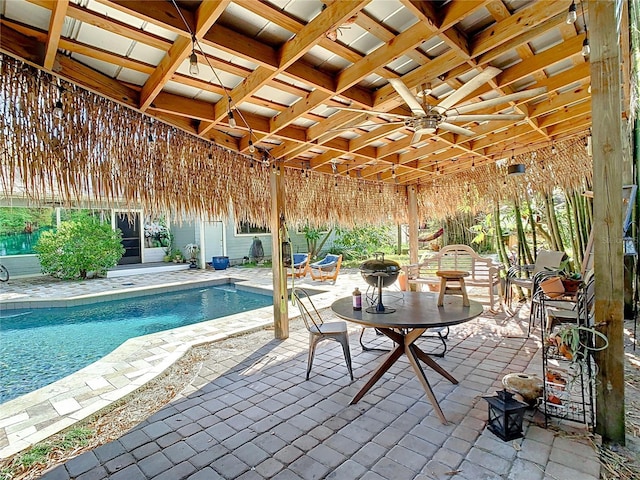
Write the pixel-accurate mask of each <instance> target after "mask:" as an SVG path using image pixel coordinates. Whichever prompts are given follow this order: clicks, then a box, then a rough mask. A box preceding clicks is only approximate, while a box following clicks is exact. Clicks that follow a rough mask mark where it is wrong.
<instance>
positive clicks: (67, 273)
mask: <svg viewBox="0 0 640 480" xmlns="http://www.w3.org/2000/svg"><path fill="white" fill-rule="evenodd" d="M121 239H122V232H121V231H120V230H116V231H114V230H112V229H111V225H108V224H100V222H98V221H96V220H95V219H93V218H91V217H89V216H86V217H84V218H79V219H77V220H73V221H68V222H62V223H61V224H60V227H59V228H58V230H57V231H55V232H53V231H49V232H45V233H43V234H42V236H41V237H40V239H39V240H38V243H37V244H36V246H35V248H34V250H35V251H36V253H37V254H38V258H39V260H40V265H41V267H42V273H47V274H49V275H52V276H54V277H57V278H63V279H74V278H87V273H88V272H95V274H96V275H105V274H106V272H107V269H108V268H110V267H113V266H115V265H116V264H117V263H118V260H120V258H122V255H123V254H124V248H123V246H122V243H121Z"/></svg>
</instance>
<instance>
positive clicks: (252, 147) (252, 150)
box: [249, 140, 256, 153]
mask: <svg viewBox="0 0 640 480" xmlns="http://www.w3.org/2000/svg"><path fill="white" fill-rule="evenodd" d="M255 151H256V147H255V145H254V144H253V142H252V141H251V140H249V153H255Z"/></svg>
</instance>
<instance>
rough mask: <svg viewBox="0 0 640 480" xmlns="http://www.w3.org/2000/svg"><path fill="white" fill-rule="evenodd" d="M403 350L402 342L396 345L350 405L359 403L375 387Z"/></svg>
mask: <svg viewBox="0 0 640 480" xmlns="http://www.w3.org/2000/svg"><path fill="white" fill-rule="evenodd" d="M385 335H386V333H385ZM403 352H404V346H403V345H402V344H399V345H398V346H396V348H395V349H394V350H393V351H391V353H389V355H387V358H385V360H384V362H382V364H381V365H380V366H379V367H378V369H377V370H376V371H375V372H374V374H373V375H372V376H371V378H370V379H369V381H368V382H367V383H365V385H364V387H362V388H361V389H360V391H359V392H358V393H357V394H356V396H355V397H353V400H351V402H350V405H353V404H355V403H358V402H359V401H360V399H361V398H362V397H363V396H364V394H365V393H367V392H368V391H369V390H370V389H371V387H373V386H374V385H375V384H376V382H377V381H378V380H380V378H381V377H382V375H384V373H385V372H386V371H387V370H389V368H391V365H393V364H394V363H396V361H397V360H398V359H399V358H400V357H401V356H402V353H403Z"/></svg>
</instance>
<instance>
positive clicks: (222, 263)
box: [211, 257, 229, 270]
mask: <svg viewBox="0 0 640 480" xmlns="http://www.w3.org/2000/svg"><path fill="white" fill-rule="evenodd" d="M211 264H212V265H213V268H214V269H216V270H225V269H226V268H227V267H228V266H229V257H212V258H211Z"/></svg>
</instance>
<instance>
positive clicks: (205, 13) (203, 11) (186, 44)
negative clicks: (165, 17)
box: [127, 0, 231, 111]
mask: <svg viewBox="0 0 640 480" xmlns="http://www.w3.org/2000/svg"><path fill="white" fill-rule="evenodd" d="M127 3H129V4H132V2H127ZM139 3H144V2H137V3H135V4H132V5H133V6H134V7H135V6H136V5H138V4H139ZM229 3H231V0H210V1H208V2H203V3H201V4H200V6H199V7H198V10H197V11H196V13H195V19H194V20H193V22H194V23H195V25H194V26H193V27H192V28H191V32H192V33H193V38H194V39H195V41H197V40H199V39H200V38H202V36H203V35H204V34H205V33H207V32H208V31H209V29H210V28H211V26H212V25H213V24H214V23H215V21H216V20H217V19H218V17H219V16H220V15H222V13H223V12H224V10H225V8H226V7H227V5H229ZM144 8H147V7H144ZM155 11H157V12H160V13H163V12H164V10H162V9H159V8H156V9H155ZM185 21H186V17H185ZM185 27H186V25H185ZM193 50H195V45H192V41H191V38H185V37H182V36H181V37H178V38H177V39H176V41H175V42H174V43H173V45H171V48H169V51H168V52H167V53H166V55H165V56H164V57H163V59H162V60H161V61H160V63H159V64H158V66H157V68H156V69H155V71H154V72H153V73H152V74H151V75H150V76H149V78H148V79H147V81H146V82H145V83H144V85H143V87H142V91H141V92H140V110H142V111H145V110H146V109H147V108H148V107H149V105H151V102H153V99H154V98H155V97H156V96H157V95H158V94H159V93H160V91H161V90H162V89H163V88H164V86H165V85H166V83H167V82H168V81H169V80H170V79H171V76H172V75H173V74H174V73H175V71H176V70H177V69H178V67H179V66H180V65H181V64H182V62H183V61H184V60H185V59H186V58H187V57H188V56H189V54H190V53H191V52H192V51H193Z"/></svg>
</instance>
